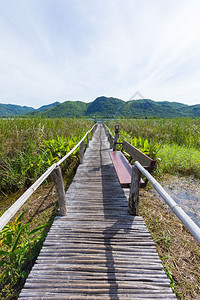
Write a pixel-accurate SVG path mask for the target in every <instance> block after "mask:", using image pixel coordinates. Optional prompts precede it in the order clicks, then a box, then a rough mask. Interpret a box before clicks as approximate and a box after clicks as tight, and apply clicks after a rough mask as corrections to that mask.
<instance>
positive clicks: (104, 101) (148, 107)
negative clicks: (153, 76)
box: [0, 96, 200, 118]
mask: <svg viewBox="0 0 200 300" xmlns="http://www.w3.org/2000/svg"><path fill="white" fill-rule="evenodd" d="M24 114H26V115H27V116H41V117H43V116H44V117H49V118H54V117H55V118H59V117H70V118H71V117H89V118H90V117H94V116H95V115H96V117H97V118H114V117H122V118H124V117H127V118H176V117H192V118H195V117H200V105H192V106H189V105H186V104H183V103H179V102H169V101H153V100H151V99H141V100H131V101H127V102H125V101H123V100H121V99H118V98H113V97H104V96H101V97H98V98H96V99H95V100H94V101H93V102H90V103H85V102H83V101H65V102H63V103H59V102H54V103H52V104H49V105H44V106H41V107H40V108H39V109H37V110H36V109H34V108H32V107H21V106H18V105H10V104H0V116H13V115H24Z"/></svg>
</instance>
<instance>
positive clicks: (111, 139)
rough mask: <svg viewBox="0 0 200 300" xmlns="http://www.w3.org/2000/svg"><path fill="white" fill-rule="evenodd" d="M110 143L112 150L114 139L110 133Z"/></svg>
mask: <svg viewBox="0 0 200 300" xmlns="http://www.w3.org/2000/svg"><path fill="white" fill-rule="evenodd" d="M109 142H110V149H112V148H113V138H112V136H111V134H110V133H109Z"/></svg>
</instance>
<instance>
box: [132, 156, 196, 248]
mask: <svg viewBox="0 0 200 300" xmlns="http://www.w3.org/2000/svg"><path fill="white" fill-rule="evenodd" d="M134 165H135V167H136V168H137V169H138V170H139V171H140V172H141V173H142V174H143V175H144V176H145V177H146V178H147V179H148V180H149V181H150V182H151V184H152V185H153V187H154V188H155V190H156V191H157V192H158V193H159V195H160V196H161V197H162V198H163V200H164V201H165V203H166V204H167V205H168V206H169V207H170V209H171V210H172V211H173V212H174V213H175V215H176V216H177V217H178V218H179V220H181V221H182V222H183V224H184V225H185V227H186V228H187V229H188V230H189V231H190V233H191V234H192V235H193V237H194V238H195V239H196V240H197V242H198V243H200V228H199V227H198V226H197V225H196V224H195V223H194V221H193V220H192V219H191V218H190V217H189V216H188V215H187V214H186V213H185V212H184V210H183V209H182V208H181V207H180V206H179V205H178V204H177V203H176V202H175V201H174V200H173V199H172V197H171V196H170V195H169V194H168V193H167V192H166V191H165V190H164V188H163V187H162V186H161V185H160V184H159V183H158V182H157V180H156V179H155V178H154V177H153V176H152V175H151V174H150V173H149V172H148V171H147V170H145V168H143V166H142V165H141V164H140V163H139V162H138V161H136V162H135V164H134ZM135 189H137V187H134V190H135Z"/></svg>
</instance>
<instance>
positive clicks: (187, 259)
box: [0, 118, 200, 300]
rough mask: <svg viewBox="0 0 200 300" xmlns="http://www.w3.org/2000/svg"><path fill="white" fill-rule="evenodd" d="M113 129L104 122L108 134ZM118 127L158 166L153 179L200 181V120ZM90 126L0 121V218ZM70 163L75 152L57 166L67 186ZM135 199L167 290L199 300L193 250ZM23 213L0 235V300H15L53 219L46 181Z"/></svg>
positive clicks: (173, 223)
mask: <svg viewBox="0 0 200 300" xmlns="http://www.w3.org/2000/svg"><path fill="white" fill-rule="evenodd" d="M114 123H115V122H114V121H110V122H108V123H107V125H108V126H109V127H110V129H111V130H112V131H113V130H114ZM119 124H120V139H121V140H123V139H125V140H127V141H129V142H130V143H131V144H133V145H135V146H136V147H138V148H139V149H140V150H141V151H143V152H144V153H146V154H147V155H149V156H150V157H152V158H155V159H157V160H158V168H157V170H156V173H155V175H156V176H157V177H159V178H160V177H161V176H162V175H163V174H165V173H170V174H183V175H195V176H196V177H197V178H200V163H199V162H200V151H199V146H200V119H194V120H193V119H156V120H153V119H149V120H148V119H145V120H129V119H128V120H125V119H122V120H119ZM92 125H93V123H92V122H90V121H87V120H80V119H43V118H35V119H34V118H33V119H19V118H18V119H17V118H16V119H0V140H1V144H0V154H1V156H0V157H1V158H0V191H1V196H0V200H1V201H0V209H1V212H3V211H4V210H5V209H6V207H9V206H10V204H11V201H12V202H13V201H15V199H16V198H18V197H19V195H20V193H21V192H23V191H24V190H25V189H26V188H27V187H28V186H30V185H31V183H32V182H34V181H35V180H36V179H37V178H38V177H39V176H40V175H41V174H42V173H43V172H44V171H45V170H46V169H47V168H48V167H49V166H50V165H51V164H53V163H54V162H56V161H57V160H59V159H60V158H61V157H62V156H64V155H65V154H66V153H67V152H69V150H70V149H72V148H73V146H74V145H75V144H76V143H77V142H78V141H79V140H80V139H81V138H82V137H83V135H84V134H85V132H86V131H87V130H88V129H90V128H91V127H92ZM77 163H78V153H74V154H73V155H72V156H71V157H70V158H69V159H68V160H67V161H66V163H65V164H64V165H63V166H62V168H63V174H65V185H66V186H67V185H69V184H70V182H71V180H72V178H73V175H74V172H75V170H76V166H77ZM15 193H16V194H15ZM141 195H142V201H141V205H140V214H141V215H142V216H143V217H144V219H145V222H146V223H147V226H148V228H149V230H150V232H151V234H152V236H153V238H154V241H155V243H156V246H157V250H158V253H159V255H160V257H161V259H162V261H163V265H164V268H165V270H166V273H167V275H168V277H169V278H170V280H171V285H172V287H173V289H174V291H175V292H176V294H177V296H178V297H179V298H180V299H199V298H198V297H199V296H200V294H199V293H200V290H199V286H200V277H199V263H200V248H199V246H198V245H197V243H196V242H195V241H194V239H193V238H192V237H191V235H190V234H189V233H188V232H187V231H186V230H185V229H184V227H183V226H182V224H181V223H180V222H178V221H177V220H176V219H175V218H174V217H173V216H172V215H171V214H169V213H168V212H167V210H166V208H165V207H163V205H162V203H161V202H160V200H158V199H156V198H155V197H154V196H153V195H152V194H151V192H150V191H149V190H148V189H147V190H144V191H141ZM5 199H6V203H5V202H3V201H5ZM1 204H2V205H3V207H2V205H1ZM23 211H26V213H25V215H24V216H23V218H22V220H19V219H14V220H13V221H12V222H11V224H10V225H8V227H7V228H6V229H5V231H4V232H3V233H2V235H1V236H0V254H1V256H2V257H1V260H0V267H1V271H2V274H3V275H1V277H0V290H1V292H0V298H1V299H6V300H8V299H17V293H18V292H19V290H20V287H21V286H22V285H23V283H24V280H25V278H26V276H27V273H28V270H30V268H31V266H32V264H33V263H34V259H35V258H36V257H37V253H38V251H39V249H40V247H41V244H42V241H43V240H44V238H45V235H46V233H47V231H48V228H49V227H50V226H51V222H52V220H53V218H54V216H55V215H56V214H57V199H56V194H55V190H54V188H53V186H52V183H51V182H46V183H45V184H44V185H43V186H42V187H41V188H39V189H38V191H36V193H34V195H33V196H32V197H31V198H30V199H29V200H28V201H27V203H26V204H25V206H24V207H23ZM19 215H20V213H19V214H18V217H19ZM27 222H28V224H29V225H27ZM43 225H47V226H46V227H45V228H41V230H38V231H37V232H36V235H35V234H34V232H33V233H32V230H35V228H37V227H40V226H43ZM30 237H31V238H30ZM16 240H17V242H18V243H15V241H16ZM13 244H14V245H16V246H15V247H16V248H15V247H13ZM27 247H28V248H27ZM19 249H22V250H20V251H19ZM27 249H29V250H27ZM30 249H31V256H30ZM177 249H179V250H178V255H177V251H176V250H177ZM3 251H5V252H3ZM27 251H28V252H27ZM27 257H28V259H27ZM18 261H20V264H18V263H16V262H18ZM186 269H187V270H186ZM6 272H7V273H6Z"/></svg>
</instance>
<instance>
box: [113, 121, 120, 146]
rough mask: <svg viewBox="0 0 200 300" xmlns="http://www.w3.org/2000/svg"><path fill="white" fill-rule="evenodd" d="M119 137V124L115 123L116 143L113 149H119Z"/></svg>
mask: <svg viewBox="0 0 200 300" xmlns="http://www.w3.org/2000/svg"><path fill="white" fill-rule="evenodd" d="M118 138H119V124H118V123H116V124H115V137H114V145H113V151H116V149H117V141H118Z"/></svg>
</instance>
